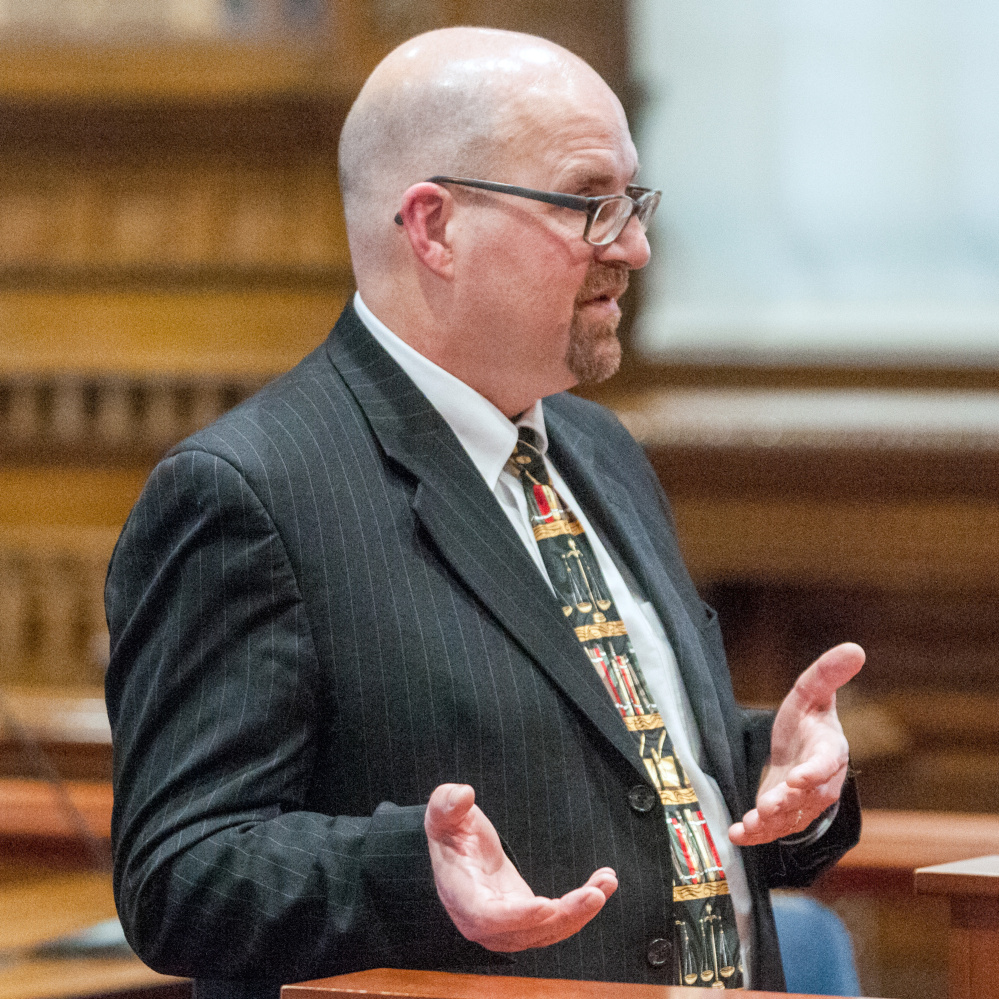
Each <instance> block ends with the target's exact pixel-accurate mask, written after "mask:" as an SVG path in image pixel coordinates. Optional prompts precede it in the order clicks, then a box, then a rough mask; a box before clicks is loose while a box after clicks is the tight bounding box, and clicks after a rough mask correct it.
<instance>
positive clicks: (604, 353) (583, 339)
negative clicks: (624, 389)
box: [565, 321, 621, 385]
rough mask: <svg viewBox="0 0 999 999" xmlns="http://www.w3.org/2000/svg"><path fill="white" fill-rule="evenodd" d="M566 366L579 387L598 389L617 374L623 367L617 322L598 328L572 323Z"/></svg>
mask: <svg viewBox="0 0 999 999" xmlns="http://www.w3.org/2000/svg"><path fill="white" fill-rule="evenodd" d="M565 364H566V367H567V368H568V369H569V371H570V372H571V373H572V375H573V377H575V379H576V383H577V384H578V385H595V384H597V383H598V382H604V381H606V380H607V379H608V378H610V377H611V376H612V375H614V374H616V373H617V370H618V368H619V367H620V366H621V341H620V340H618V338H617V322H616V321H615V322H614V323H613V324H611V323H607V324H601V325H600V326H599V327H596V328H595V327H592V326H591V327H588V328H584V327H583V326H582V325H581V324H577V323H573V328H572V330H571V331H570V334H569V349H568V350H567V351H566V354H565Z"/></svg>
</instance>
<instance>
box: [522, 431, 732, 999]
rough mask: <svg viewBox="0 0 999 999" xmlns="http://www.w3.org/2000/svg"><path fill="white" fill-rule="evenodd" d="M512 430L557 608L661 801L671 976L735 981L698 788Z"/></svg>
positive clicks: (710, 983) (528, 441)
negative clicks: (669, 866) (669, 868)
mask: <svg viewBox="0 0 999 999" xmlns="http://www.w3.org/2000/svg"><path fill="white" fill-rule="evenodd" d="M519 431H520V433H519V439H518V441H517V447H516V448H515V449H514V452H513V455H512V456H511V458H510V461H509V463H508V464H507V468H508V469H509V470H510V471H511V472H512V473H513V474H514V475H516V476H517V477H518V478H519V479H520V481H521V484H522V485H523V487H524V493H525V495H526V497H527V509H528V513H529V514H530V518H531V526H532V527H533V528H534V537H535V539H536V540H537V542H538V548H539V549H540V551H541V558H542V560H543V561H544V564H545V568H546V569H547V571H548V577H549V579H550V580H551V584H552V586H553V588H554V590H555V593H556V595H557V597H558V599H559V602H560V603H561V605H562V613H563V614H565V616H566V618H568V619H569V621H570V623H571V624H572V626H573V629H574V630H575V632H576V637H577V638H578V639H579V641H580V643H581V644H582V646H583V649H584V651H585V652H586V655H587V657H588V658H589V660H590V662H591V663H592V664H593V668H594V669H595V670H596V671H597V675H598V676H599V677H600V679H601V680H602V681H603V685H604V687H605V688H606V689H607V693H608V694H609V695H610V697H611V699H612V700H613V702H614V704H615V705H616V706H617V709H618V711H619V712H620V714H621V719H622V721H623V722H624V724H625V726H626V727H627V729H628V731H629V732H631V733H632V734H633V736H634V738H635V742H636V743H637V746H638V754H639V756H640V757H641V758H642V762H643V763H644V764H645V768H646V770H647V771H648V773H649V777H650V778H651V779H652V783H653V785H654V786H655V787H656V789H657V790H658V792H659V800H660V801H661V802H662V805H663V811H664V813H665V818H666V824H667V828H668V830H669V839H670V847H671V852H672V856H673V915H674V928H673V929H674V933H673V945H674V946H673V954H674V958H675V961H676V976H677V978H676V984H678V985H699V986H703V987H706V988H707V987H710V988H715V989H726V988H727V989H741V988H742V987H743V974H744V973H743V968H742V959H741V956H740V953H739V937H738V933H737V931H736V923H735V911H734V910H733V908H732V900H731V898H730V897H729V893H728V882H727V881H726V880H725V872H724V870H723V869H722V865H721V860H720V859H719V856H718V851H717V849H716V848H715V844H714V840H713V839H712V838H711V832H710V830H709V829H708V824H707V822H706V821H705V820H704V816H703V815H702V814H701V806H700V804H699V803H698V801H697V795H696V793H695V792H694V789H693V787H691V785H690V781H689V780H688V779H687V775H686V773H685V772H684V770H683V767H682V766H681V765H680V761H679V760H678V759H677V758H676V757H675V755H674V754H673V744H672V743H671V742H670V738H669V735H668V734H667V732H666V728H665V726H664V724H663V720H662V716H661V715H660V714H659V711H658V710H657V708H656V705H655V703H654V702H653V700H652V698H651V697H650V696H649V692H648V689H647V688H646V686H645V680H644V678H643V677H642V671H641V669H640V668H639V665H638V659H637V657H636V656H635V651H634V649H633V648H632V646H631V640H630V639H629V638H628V632H627V629H626V628H625V626H624V622H623V621H622V620H621V618H620V615H619V614H618V612H617V608H616V606H615V605H614V601H613V599H612V598H611V593H610V588H609V587H608V586H607V583H606V581H605V580H604V576H603V573H602V572H601V570H600V566H599V565H598V564H597V560H596V557H595V556H594V554H593V549H592V548H591V547H590V543H589V541H588V540H587V537H586V535H585V533H584V532H583V527H582V525H581V524H580V523H579V521H578V520H577V519H576V516H575V514H573V512H572V511H571V510H570V509H569V508H568V507H567V506H566V504H565V503H564V502H563V501H562V498H561V497H560V496H559V495H558V493H556V492H555V490H554V488H553V487H552V484H551V479H550V478H549V476H548V470H547V469H546V468H545V463H544V458H543V457H542V455H541V451H540V450H539V447H540V444H541V440H540V437H539V435H538V433H537V432H536V431H535V430H532V429H531V428H530V427H520V428H519Z"/></svg>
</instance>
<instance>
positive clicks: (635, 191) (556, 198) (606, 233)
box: [395, 177, 662, 246]
mask: <svg viewBox="0 0 999 999" xmlns="http://www.w3.org/2000/svg"><path fill="white" fill-rule="evenodd" d="M428 183H430V184H460V185H462V186H463V187H477V188H480V189H481V190H483V191H496V192H498V193H499V194H512V195H514V196H515V197H518V198H530V199H531V200H532V201H543V202H544V203H545V204H547V205H557V206H558V207H560V208H571V209H572V210H573V211H576V212H586V228H585V229H583V239H584V240H586V242H587V243H590V244H591V245H592V246H607V244H608V243H613V242H614V240H615V239H617V237H618V236H620V235H621V233H622V232H623V231H624V227H625V226H626V225H627V224H628V222H629V221H630V220H631V217H632V215H634V216H636V217H637V218H638V224H639V225H640V226H641V227H642V231H643V232H644V231H645V230H646V229H648V227H649V222H650V221H651V219H652V216H653V214H655V210H656V208H658V207H659V200H660V198H661V197H662V191H654V190H652V189H651V188H648V187H635V186H634V185H632V184H629V185H628V187H626V188H625V189H624V194H603V195H600V196H599V197H595V198H586V197H583V196H582V195H581V194H560V193H559V192H557V191H535V190H534V189H533V188H531V187H516V186H514V185H513V184H499V183H496V182H495V181H492V180H469V179H468V178H466V177H431V178H429V180H428ZM395 221H396V224H397V225H402V216H401V215H396V217H395Z"/></svg>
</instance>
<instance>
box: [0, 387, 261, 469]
mask: <svg viewBox="0 0 999 999" xmlns="http://www.w3.org/2000/svg"><path fill="white" fill-rule="evenodd" d="M266 381H267V379H266V378H263V377H261V376H257V375H228V376H226V375H221V376H214V375H213V376H210V377H209V376H196V375H159V374H157V375H142V374H136V375H127V374H114V373H103V372H102V373H95V374H85V375H82V374H81V375H75V374H58V373H38V374H23V375H0V462H3V461H6V462H13V461H17V462H22V463H32V464H37V463H43V464H69V465H73V464H79V463H81V462H85V463H87V464H90V465H93V464H103V465H115V464H135V463H141V464H149V463H151V462H152V461H155V460H156V458H157V457H158V456H159V455H161V454H162V453H163V452H164V451H165V450H167V449H168V448H169V447H171V446H172V445H173V444H175V443H177V441H179V440H182V439H183V438H184V437H186V436H187V435H188V434H191V433H194V431H196V430H199V429H200V428H201V427H203V426H206V425H207V424H209V423H211V422H212V420H214V419H216V418H217V417H219V416H220V415H221V414H222V413H224V412H225V411H226V410H228V409H231V408H232V407H233V406H234V405H236V404H237V403H238V402H241V401H242V400H243V399H245V398H246V397H247V396H249V395H252V394H253V393H254V392H256V391H257V389H259V388H260V387H261V385H263V384H264V382H266Z"/></svg>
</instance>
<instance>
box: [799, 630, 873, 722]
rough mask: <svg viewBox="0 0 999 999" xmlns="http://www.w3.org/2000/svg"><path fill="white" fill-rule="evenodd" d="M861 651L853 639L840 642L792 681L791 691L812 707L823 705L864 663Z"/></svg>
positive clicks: (863, 654) (824, 705)
mask: <svg viewBox="0 0 999 999" xmlns="http://www.w3.org/2000/svg"><path fill="white" fill-rule="evenodd" d="M865 658H866V656H865V653H864V650H863V649H862V648H861V647H860V646H859V645H856V644H854V643H853V642H844V643H843V644H842V645H837V646H835V647H833V648H831V649H830V650H829V651H828V652H823V653H822V655H821V656H819V658H818V659H816V660H815V662H813V663H812V665H811V666H809V667H808V669H806V670H805V672H804V673H802V674H801V676H799V677H798V679H797V681H796V682H795V685H794V689H795V692H796V693H797V694H798V695H799V696H800V697H801V698H802V699H803V700H804V701H805V702H806V703H809V704H812V705H814V706H815V707H820V708H821V707H826V706H828V705H829V704H830V703H831V701H832V697H833V694H835V693H836V691H837V690H839V688H840V687H842V686H843V684H844V683H846V682H847V681H848V680H851V679H853V677H855V676H856V675H857V674H858V673H859V672H860V668H861V667H862V666H863V665H864V659H865Z"/></svg>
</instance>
